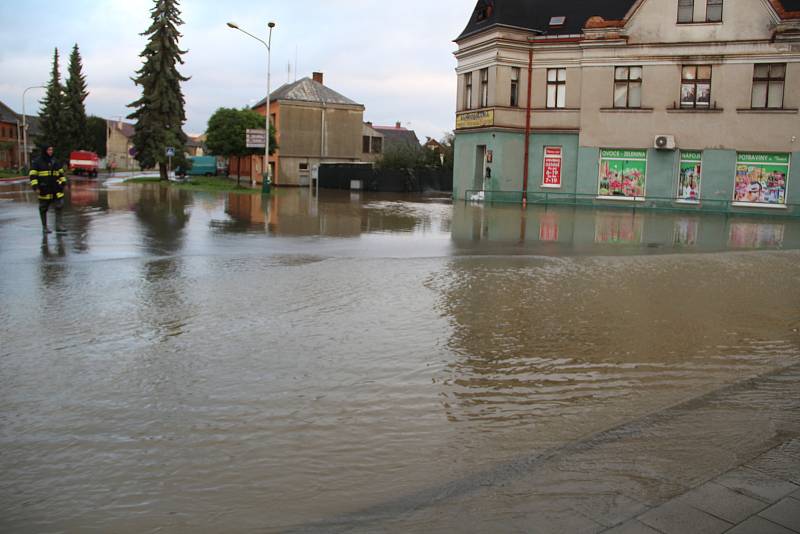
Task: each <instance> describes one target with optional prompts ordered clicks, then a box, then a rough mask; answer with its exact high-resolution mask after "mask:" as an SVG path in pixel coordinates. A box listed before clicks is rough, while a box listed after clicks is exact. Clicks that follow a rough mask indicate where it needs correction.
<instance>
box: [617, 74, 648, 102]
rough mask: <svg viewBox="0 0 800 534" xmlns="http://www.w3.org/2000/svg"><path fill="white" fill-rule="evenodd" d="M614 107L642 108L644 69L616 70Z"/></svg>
mask: <svg viewBox="0 0 800 534" xmlns="http://www.w3.org/2000/svg"><path fill="white" fill-rule="evenodd" d="M614 107H615V108H640V107H642V67H617V68H615V69H614Z"/></svg>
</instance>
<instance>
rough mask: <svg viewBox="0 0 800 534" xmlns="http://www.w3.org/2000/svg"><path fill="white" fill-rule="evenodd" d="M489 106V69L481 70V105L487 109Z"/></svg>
mask: <svg viewBox="0 0 800 534" xmlns="http://www.w3.org/2000/svg"><path fill="white" fill-rule="evenodd" d="M488 105H489V69H481V105H480V107H482V108H485V107H487V106H488Z"/></svg>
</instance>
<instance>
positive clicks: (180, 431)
mask: <svg viewBox="0 0 800 534" xmlns="http://www.w3.org/2000/svg"><path fill="white" fill-rule="evenodd" d="M70 197H71V198H70V202H69V206H68V208H67V213H66V216H65V222H66V224H67V226H68V230H69V231H68V233H67V234H66V235H65V236H49V237H45V238H44V239H42V237H41V235H40V233H39V229H38V217H37V214H36V208H35V203H34V202H35V199H34V198H33V197H32V196H31V195H30V193H28V192H26V189H25V186H24V184H23V185H19V186H13V185H12V186H0V267H2V269H3V272H4V273H5V274H4V276H3V277H2V279H0V299H2V302H3V306H2V308H0V339H2V340H3V342H2V348H0V443H2V447H3V449H2V450H3V452H4V454H3V455H2V456H0V469H2V472H3V473H4V476H3V483H2V485H0V530H9V531H44V530H48V531H49V530H89V529H92V528H94V529H103V530H108V531H115V532H118V531H131V532H133V531H143V530H151V529H158V528H161V529H164V530H167V531H186V532H189V531H191V532H198V531H208V532H214V531H220V530H244V529H247V528H254V529H267V530H269V531H272V530H275V531H281V530H285V529H289V528H292V527H297V528H299V529H300V530H303V529H304V528H311V527H312V526H319V528H320V529H321V530H323V531H325V530H327V529H328V528H329V527H332V526H344V527H345V529H347V528H348V525H349V526H350V527H354V525H355V526H357V525H358V524H359V523H358V520H357V518H358V517H359V513H360V511H367V512H365V513H369V514H370V516H371V517H373V518H377V519H376V521H377V522H376V523H371V524H370V525H369V526H366V527H363V528H364V529H365V530H367V531H369V530H375V529H377V530H380V529H381V528H383V527H382V526H381V525H383V523H382V521H384V520H386V521H392V523H388V524H390V525H391V527H390V528H394V529H396V530H405V531H419V532H423V531H426V528H425V526H426V524H428V525H429V524H431V523H426V522H425V521H424V520H419V521H416V520H415V521H409V522H408V523H405V524H404V523H403V522H402V520H401V519H398V518H402V517H405V514H411V513H412V512H414V513H418V512H420V510H428V509H429V510H431V513H433V511H436V512H437V513H439V515H440V517H444V519H439V521H441V523H439V524H440V525H447V524H450V525H455V524H459V520H458V518H459V516H460V515H461V514H462V513H463V512H464V508H461V507H460V506H459V504H458V503H459V501H458V500H457V499H454V497H455V496H456V493H457V494H458V496H459V497H463V495H465V494H469V493H470V492H472V491H478V489H479V488H483V487H501V486H503V485H504V484H505V483H506V482H507V481H508V480H509V479H510V476H511V472H512V471H514V470H515V469H516V468H515V467H513V466H515V465H518V464H519V459H520V458H529V457H531V455H535V454H537V453H538V452H541V451H546V450H553V449H554V448H559V447H563V446H565V445H567V444H570V443H575V442H576V440H581V439H583V438H585V437H586V436H590V435H592V434H593V433H595V432H600V431H603V430H605V429H608V428H611V427H614V426H615V425H619V424H622V423H625V422H627V421H631V420H635V419H637V418H639V417H641V416H642V415H644V414H648V413H652V412H657V411H658V410H661V409H663V408H664V407H666V406H670V405H674V404H675V403H676V402H679V401H682V400H685V399H688V398H693V397H696V396H697V395H700V394H702V393H706V392H709V391H713V390H715V389H717V388H719V387H720V386H722V385H724V384H728V383H731V382H735V381H737V380H741V379H742V378H744V377H750V376H754V375H757V374H759V373H763V372H765V371H768V370H771V369H776V368H779V367H782V366H785V365H789V364H793V363H796V362H798V361H800V335H799V334H798V329H799V328H800V317H799V316H798V314H797V303H798V302H800V284H798V283H797V282H798V280H800V261H798V259H800V253H799V252H798V249H800V222H799V221H796V220H789V219H759V218H749V217H730V218H726V217H724V216H718V215H707V216H703V215H697V214H681V213H675V214H663V213H652V212H634V211H630V210H608V209H607V210H590V209H573V208H545V207H529V208H528V209H527V210H524V211H523V210H521V209H520V208H519V207H518V206H497V207H489V206H472V205H464V204H461V203H458V204H456V205H451V203H450V201H449V200H448V199H447V198H446V197H432V198H431V197H428V198H422V197H404V196H396V195H368V194H361V193H350V192H344V193H342V192H329V191H323V192H322V193H321V194H320V197H319V198H318V197H316V196H314V195H312V194H310V193H309V192H308V191H307V190H285V189H279V190H277V191H275V193H274V194H273V195H272V196H269V197H262V196H261V195H237V194H225V195H214V194H204V193H189V192H186V191H180V190H176V189H170V188H165V187H160V186H158V185H144V186H124V185H120V184H111V185H105V186H104V185H98V184H96V183H94V182H91V181H85V182H76V183H75V184H73V186H72V188H71V191H70ZM762 408H763V409H764V410H768V409H770V407H769V406H767V405H766V404H765V405H764V406H763V407H762ZM765 420H766V419H765ZM717 421H718V422H720V423H721V424H719V426H718V428H717V427H715V429H716V430H717V432H718V435H720V436H721V438H720V439H729V440H730V441H731V443H732V445H731V447H732V448H734V449H735V448H736V447H742V448H743V450H745V451H746V452H748V453H749V452H751V451H754V450H757V449H758V446H759V444H760V443H761V442H760V441H759V440H761V439H765V440H766V439H768V438H769V436H770V435H771V434H774V433H777V432H782V433H790V432H793V431H794V432H796V431H798V430H797V429H796V428H795V429H794V430H792V429H787V428H783V427H780V426H779V425H777V424H773V425H772V426H771V427H769V428H766V429H764V430H763V431H762V432H758V433H755V434H757V435H750V434H754V433H752V432H747V431H748V430H749V429H744V428H742V425H741V424H735V423H736V422H737V421H738V419H737V414H736V412H735V411H726V412H723V413H720V414H718V415H717ZM725 421H731V422H732V424H730V425H725V424H724V422H725ZM684 432H685V435H684V436H682V439H684V440H685V442H686V446H687V448H691V447H692V446H693V444H694V443H696V442H697V440H699V439H701V436H703V433H704V432H705V428H704V425H703V424H700V423H699V422H698V424H695V425H693V426H692V425H689V426H688V427H687V428H686V429H685V430H684ZM638 447H641V445H638ZM652 452H653V451H647V450H643V449H640V448H637V445H636V444H631V445H630V446H629V447H628V448H626V449H625V454H629V455H631V456H632V457H639V458H644V457H647V456H649V455H651V453H652ZM606 460H608V461H611V460H610V459H606ZM598 461H600V462H602V461H603V459H602V458H601V459H600V460H598ZM515 462H516V463H515ZM699 464H701V462H699V461H698V462H694V463H693V462H691V461H688V462H687V463H686V464H685V465H681V466H677V467H675V466H671V467H670V468H671V469H672V475H671V476H674V477H676V478H677V479H680V478H681V476H683V477H685V478H686V477H689V475H690V474H691V476H695V475H696V474H697V472H698V471H700V472H701V473H702V470H703V469H704V465H699ZM509 466H512V467H509ZM656 471H657V469H656V468H653V470H652V471H648V472H647V473H645V474H642V473H639V474H638V475H637V477H639V478H637V480H639V481H641V480H643V479H648V477H652V480H650V479H648V480H649V483H642V484H640V487H639V489H638V490H637V491H638V494H636V495H632V496H631V498H632V499H637V500H639V501H640V502H651V501H653V500H654V499H655V497H656V496H657V495H661V494H663V493H664V492H665V490H664V486H663V484H661V485H660V484H658V483H657V481H658V476H659V475H658V473H657V472H656ZM475 473H480V476H475ZM642 477H644V478H642ZM618 478H619V486H620V488H621V487H624V486H626V481H627V482H630V476H629V475H628V474H627V473H622V472H621V473H620V474H619V476H618ZM709 478H710V477H709ZM451 481H459V482H458V484H457V485H456V486H452V485H448V484H450V483H451ZM637 487H638V486H637ZM454 488H457V491H455V490H454ZM571 491H575V492H577V493H580V491H581V490H579V489H575V488H572V490H571ZM608 491H611V492H612V493H613V491H614V488H611V489H610V490H608ZM620 491H621V490H620ZM448 496H449V497H448ZM539 497H541V498H542V499H545V496H544V495H542V494H539ZM510 502H511V501H509V503H510ZM542 502H550V501H546V500H543V501H542ZM387 503H390V504H387ZM504 503H506V501H504V500H503V498H502V497H498V496H496V495H495V496H493V497H492V500H491V507H492V509H493V510H495V513H496V514H499V515H496V517H502V512H503V511H504V510H505V511H507V512H509V514H511V512H512V510H511V505H510V504H508V503H506V504H504ZM472 504H474V503H472ZM553 506H556V505H553ZM563 506H564V505H563V503H561V504H559V505H558V507H561V508H558V510H561V511H563V509H562V508H563ZM551 511H552V512H553V513H555V511H557V510H555V508H554V509H553V510H551ZM381 514H383V515H381ZM424 515H425V514H424V513H423V516H424ZM511 515H513V514H511ZM509 517H510V516H509ZM448 520H449V521H448ZM595 520H597V519H595ZM398 521H399V522H398ZM498 521H500V522H499V523H497V524H495V526H496V527H497V528H498V529H500V530H504V527H510V525H511V524H512V523H511V522H509V523H507V524H506V523H503V521H504V520H503V519H499V520H498ZM384 526H385V525H384ZM467 530H469V528H467Z"/></svg>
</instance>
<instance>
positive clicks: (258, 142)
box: [245, 129, 267, 148]
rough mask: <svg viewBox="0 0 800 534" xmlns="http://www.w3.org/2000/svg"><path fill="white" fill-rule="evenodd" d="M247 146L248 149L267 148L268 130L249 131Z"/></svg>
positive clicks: (246, 133) (246, 135) (246, 138)
mask: <svg viewBox="0 0 800 534" xmlns="http://www.w3.org/2000/svg"><path fill="white" fill-rule="evenodd" d="M245 145H246V146H247V148H265V147H266V146H267V135H266V130H257V129H247V130H246V131H245Z"/></svg>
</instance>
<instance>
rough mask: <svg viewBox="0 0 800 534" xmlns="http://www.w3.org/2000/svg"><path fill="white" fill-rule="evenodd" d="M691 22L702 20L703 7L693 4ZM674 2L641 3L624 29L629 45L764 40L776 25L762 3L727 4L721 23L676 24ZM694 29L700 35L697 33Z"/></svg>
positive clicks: (733, 1) (739, 1) (736, 0)
mask: <svg viewBox="0 0 800 534" xmlns="http://www.w3.org/2000/svg"><path fill="white" fill-rule="evenodd" d="M694 7H695V13H694V19H695V20H697V21H704V20H705V12H706V3H705V2H701V1H696V2H695V3H694ZM677 20H678V0H655V1H653V0H650V1H647V2H643V3H642V5H641V7H640V8H639V9H638V10H637V11H636V13H635V15H634V16H633V17H632V18H631V21H630V23H629V25H628V36H629V38H630V42H631V43H692V42H708V41H745V40H751V39H764V38H765V36H767V35H769V32H770V28H771V26H772V25H773V24H774V23H775V22H777V19H775V18H774V17H773V15H772V14H771V13H770V11H769V9H768V8H767V7H766V6H765V2H764V1H762V0H727V1H726V2H724V7H723V10H722V23H706V22H699V23H692V24H676V22H677ZM698 29H700V30H702V31H698Z"/></svg>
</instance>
